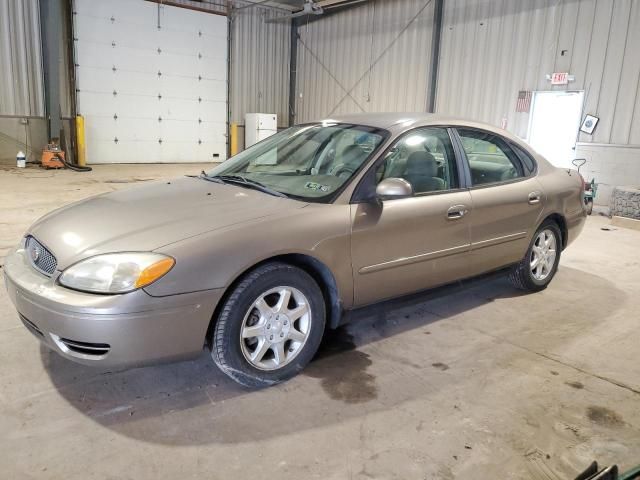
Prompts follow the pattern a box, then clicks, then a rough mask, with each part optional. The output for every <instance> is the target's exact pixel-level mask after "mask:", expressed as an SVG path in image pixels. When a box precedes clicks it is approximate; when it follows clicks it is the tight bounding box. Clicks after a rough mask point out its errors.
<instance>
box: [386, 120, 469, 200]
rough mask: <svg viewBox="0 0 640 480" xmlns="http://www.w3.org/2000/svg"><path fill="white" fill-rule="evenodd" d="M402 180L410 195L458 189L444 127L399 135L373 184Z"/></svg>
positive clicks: (454, 164) (450, 148)
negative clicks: (385, 180)
mask: <svg viewBox="0 0 640 480" xmlns="http://www.w3.org/2000/svg"><path fill="white" fill-rule="evenodd" d="M385 178H403V179H405V180H406V181H407V182H409V183H410V184H411V186H412V187H413V192H414V193H415V194H416V195H418V194H421V193H429V192H437V191H442V190H451V189H454V188H458V187H459V182H458V171H457V168H456V159H455V155H454V153H453V147H452V145H451V140H450V139H449V134H448V133H447V131H446V130H445V129H443V128H421V129H416V130H412V131H411V132H409V133H407V134H405V135H404V136H402V137H401V138H400V139H399V140H398V141H397V142H396V144H395V145H394V146H393V147H391V150H390V151H389V153H388V154H387V156H386V157H385V159H384V161H383V162H382V163H381V164H380V165H379V166H378V167H377V169H376V181H377V182H378V183H380V182H381V181H382V180H384V179H385Z"/></svg>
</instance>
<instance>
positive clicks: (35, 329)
mask: <svg viewBox="0 0 640 480" xmlns="http://www.w3.org/2000/svg"><path fill="white" fill-rule="evenodd" d="M18 315H20V320H22V323H24V326H25V327H27V330H29V331H30V332H31V333H33V334H34V335H35V336H36V337H40V338H44V333H42V330H40V329H39V328H38V326H37V325H36V324H35V323H33V322H32V321H31V320H29V319H28V318H27V317H25V316H24V315H22V314H21V313H20V314H18Z"/></svg>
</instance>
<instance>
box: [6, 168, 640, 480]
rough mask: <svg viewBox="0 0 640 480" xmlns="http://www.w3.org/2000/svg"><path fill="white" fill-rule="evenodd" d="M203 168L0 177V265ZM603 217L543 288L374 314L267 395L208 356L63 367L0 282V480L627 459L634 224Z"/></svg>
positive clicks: (455, 291) (439, 468) (414, 474)
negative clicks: (85, 212)
mask: <svg viewBox="0 0 640 480" xmlns="http://www.w3.org/2000/svg"><path fill="white" fill-rule="evenodd" d="M200 169H201V167H200V166H198V165H188V166H176V165H165V166H160V165H147V166H142V165H140V166H104V167H97V168H96V169H95V170H94V172H92V173H88V174H85V173H73V172H70V171H62V172H43V171H39V170H35V169H27V170H25V171H20V172H18V171H16V170H15V169H5V170H3V171H0V229H1V230H0V248H1V249H2V250H1V251H0V256H2V255H4V252H5V251H6V249H7V248H9V246H11V245H13V244H14V243H16V242H17V241H18V239H19V238H20V236H21V234H22V233H23V231H24V229H25V228H26V227H27V226H28V225H29V224H30V223H31V222H32V221H33V220H35V219H36V218H37V217H39V216H40V215H42V214H44V213H45V212H47V211H49V210H51V209H53V208H55V207H57V206H59V205H62V204H65V203H68V202H70V201H73V200H76V199H79V198H82V197H86V196H88V195H91V194H95V193H100V192H104V191H109V190H112V189H117V188H127V187H129V186H131V185H130V183H129V182H131V181H135V180H138V181H143V180H146V179H151V178H165V177H172V176H176V175H178V174H181V173H197V172H198V171H199V170H200ZM123 182H125V183H123ZM608 225H609V223H608V220H607V219H606V218H603V217H592V218H589V221H588V223H587V226H586V228H585V230H584V233H583V234H582V236H581V237H580V238H579V239H578V240H577V241H576V243H575V244H573V245H572V246H571V247H570V248H569V249H568V250H567V251H566V252H565V253H564V254H563V256H562V262H561V268H560V270H559V272H558V275H557V277H556V279H555V280H554V282H553V283H552V284H551V286H550V287H549V288H548V289H547V290H546V291H544V292H542V293H539V294H535V295H521V294H520V293H519V292H517V291H516V290H514V289H513V288H511V286H510V285H509V283H508V282H507V281H506V280H505V279H504V278H503V277H500V276H492V277H489V278H485V279H482V280H476V281H472V282H466V283H465V284H462V285H456V286H453V287H447V288H444V289H440V290H438V291H437V292H435V293H431V294H427V295H417V296H413V297H411V298H407V299H404V300H401V301H395V302H391V303H388V304H384V305H380V306H378V307H376V308H372V309H369V310H368V311H365V312H362V313H361V314H360V315H359V316H358V318H357V319H356V321H354V322H353V323H351V324H350V325H349V326H348V327H346V328H342V329H340V330H338V331H337V332H335V333H334V334H332V335H331V336H330V338H328V339H327V340H326V342H325V344H324V346H323V347H322V351H321V353H320V355H319V356H318V358H317V359H316V360H315V361H313V362H312V364H311V365H310V366H309V367H308V368H307V369H306V370H305V371H304V372H303V374H301V375H300V376H298V377H297V378H295V379H293V380H291V381H290V382H288V383H286V384H284V385H279V386H276V387H273V388H269V389H265V390H262V391H249V390H245V389H243V388H241V387H239V386H237V385H236V384H234V383H233V382H232V381H230V380H228V379H227V378H226V377H225V376H224V375H222V374H221V373H220V372H218V371H217V370H216V368H215V367H214V365H213V363H212V362H211V361H210V359H209V357H208V355H207V353H205V352H203V354H202V355H201V356H200V357H199V358H198V359H196V360H194V361H190V362H183V363H177V364H171V365H163V366H156V367H149V368H143V369H136V370H129V371H122V372H108V371H104V370H94V369H90V368H87V367H83V366H79V365H75V364H73V363H70V362H67V361H65V360H63V359H62V358H60V357H58V356H57V355H56V354H55V353H51V352H49V351H48V350H46V349H43V348H41V347H40V345H39V344H38V342H37V341H36V340H35V339H34V338H33V336H32V335H31V334H30V333H29V332H28V331H27V330H26V329H25V328H24V327H23V326H22V325H21V324H20V322H19V320H18V317H17V315H16V313H15V311H14V310H13V308H12V306H11V305H10V304H9V300H8V298H7V296H6V294H5V290H4V288H0V379H1V384H0V432H1V433H0V452H2V453H0V471H1V472H2V475H1V476H2V477H3V478H7V479H13V478H15V479H27V478H62V477H65V478H70V479H73V478H82V479H91V478H118V479H127V478H131V479H143V478H154V479H176V478H208V479H216V478H219V479H230V478H237V479H244V478H254V479H261V478H275V477H277V478H279V479H288V478H292V479H308V478H319V479H323V480H325V479H370V478H376V479H402V480H412V479H432V478H442V479H450V478H473V479H480V478H481V479H484V478H491V479H503V478H504V479H507V478H509V479H513V478H523V479H524V478H544V479H549V478H562V479H565V478H566V479H569V478H573V477H575V475H576V473H577V472H578V470H580V469H582V468H584V467H586V466H587V465H588V463H589V462H590V461H591V460H593V459H598V460H599V461H600V462H603V463H612V462H617V463H618V464H619V465H621V466H622V467H623V468H625V467H626V468H628V467H631V466H632V465H634V464H636V463H640V408H638V404H639V403H638V402H639V400H640V362H638V355H637V350H638V346H639V345H640V329H639V328H638V319H639V315H638V311H640V254H639V253H638V245H639V244H640V232H637V231H632V230H625V229H621V228H618V229H613V230H611V229H606V228H607V226H608ZM0 281H1V280H0Z"/></svg>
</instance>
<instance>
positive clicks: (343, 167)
mask: <svg viewBox="0 0 640 480" xmlns="http://www.w3.org/2000/svg"><path fill="white" fill-rule="evenodd" d="M355 171H356V170H355V168H353V167H350V166H349V165H347V164H346V163H339V164H338V165H336V166H335V167H333V168H332V169H331V172H329V174H330V175H333V176H334V177H342V178H345V175H346V177H347V178H348V177H350V176H351V175H353V174H354V173H355Z"/></svg>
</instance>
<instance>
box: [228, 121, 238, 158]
mask: <svg viewBox="0 0 640 480" xmlns="http://www.w3.org/2000/svg"><path fill="white" fill-rule="evenodd" d="M229 134H230V136H231V156H232V157H233V156H234V155H235V154H237V153H238V124H237V123H232V124H231V129H230V132H229Z"/></svg>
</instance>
